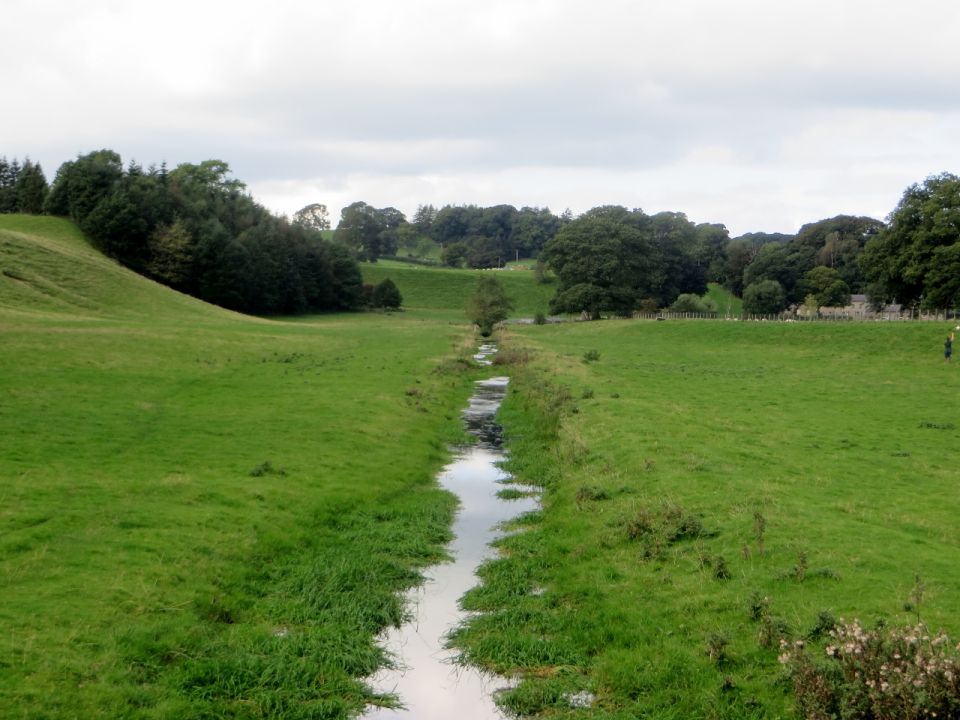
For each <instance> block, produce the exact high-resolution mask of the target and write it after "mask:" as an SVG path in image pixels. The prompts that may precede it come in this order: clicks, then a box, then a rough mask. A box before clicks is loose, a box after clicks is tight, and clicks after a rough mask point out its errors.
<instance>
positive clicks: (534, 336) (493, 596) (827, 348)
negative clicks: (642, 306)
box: [456, 321, 960, 719]
mask: <svg viewBox="0 0 960 720" xmlns="http://www.w3.org/2000/svg"><path fill="white" fill-rule="evenodd" d="M942 335H943V328H942V327H941V326H939V325H933V324H881V323H876V324H852V323H851V324H836V325H835V324H829V325H828V324H816V323H804V324H780V323H741V322H737V323H729V322H716V321H712V322H711V321H686V322H684V321H675V322H666V323H653V322H647V321H607V322H598V323H576V324H571V325H563V326H543V327H526V328H516V329H514V330H512V331H511V335H510V336H509V337H508V341H509V344H510V345H511V346H512V347H515V348H527V349H528V350H529V351H531V353H532V356H533V358H534V359H533V360H531V361H530V362H529V363H527V364H525V365H519V366H515V367H514V368H513V369H512V370H511V371H510V372H511V374H512V375H513V380H512V381H511V388H512V390H511V394H510V396H509V397H508V400H507V402H506V403H505V405H504V408H503V411H502V413H503V420H504V422H505V425H506V429H507V438H508V443H509V445H510V447H511V451H512V458H511V460H510V469H511V470H512V471H513V472H514V473H515V474H516V475H517V476H518V477H520V478H521V479H523V480H526V481H528V482H531V483H534V484H539V485H542V486H543V488H544V510H543V511H542V512H540V513H536V514H534V515H533V516H531V517H530V518H528V520H527V522H526V523H525V524H526V526H527V531H526V532H524V533H521V534H519V535H516V536H514V537H512V538H509V539H506V540H504V541H502V545H503V547H504V549H505V550H506V554H505V555H504V556H503V557H501V558H499V559H497V560H494V561H492V562H491V563H490V564H489V565H488V566H487V567H486V568H485V569H484V571H483V573H482V577H483V580H484V584H483V585H482V586H480V587H479V588H477V589H475V590H473V591H471V593H469V594H468V596H467V598H466V605H467V607H468V608H470V609H475V610H483V611H486V612H484V613H482V614H480V615H478V616H476V617H475V618H474V619H473V620H471V621H470V623H469V624H468V626H467V627H466V628H464V629H462V630H461V631H460V632H459V633H458V635H457V637H456V642H457V643H458V645H459V646H460V647H461V648H462V650H463V652H464V655H465V657H466V658H469V659H470V660H472V661H474V662H479V663H481V664H484V665H486V666H488V667H491V668H494V669H497V670H499V671H502V672H513V671H519V672H521V673H523V674H525V675H526V677H527V678H528V679H527V680H526V681H525V682H524V683H523V684H521V685H520V687H519V688H518V689H517V690H516V691H514V692H512V693H510V694H508V695H507V696H506V703H507V704H508V705H509V706H510V707H512V708H514V709H515V710H522V711H523V712H527V713H537V712H542V713H548V714H549V715H550V717H559V718H562V717H596V718H633V717H650V718H731V719H732V718H750V717H756V718H760V717H770V718H772V717H792V710H791V707H792V705H791V699H790V697H789V692H788V684H787V683H785V682H784V680H783V676H782V671H781V669H780V666H779V663H778V660H777V656H778V652H779V648H778V646H777V639H776V638H774V639H773V642H772V644H769V645H768V646H762V644H761V642H760V640H759V639H760V638H761V636H762V635H763V632H764V628H765V627H766V630H767V633H766V634H767V636H772V635H775V634H776V632H777V631H778V629H779V628H787V629H788V632H789V635H790V636H791V637H794V638H797V637H803V636H804V635H806V634H808V633H810V632H811V631H812V630H813V629H814V628H815V626H816V625H817V622H818V616H819V614H820V613H821V612H827V613H830V614H832V615H833V616H834V617H836V618H841V617H842V618H846V619H852V618H854V617H857V618H859V619H860V620H861V621H862V622H864V623H866V624H868V625H870V624H872V623H874V622H875V621H877V620H879V619H884V620H886V621H888V622H891V623H897V624H900V623H910V622H914V621H915V620H916V608H915V607H911V606H910V603H911V593H912V591H913V588H914V583H915V577H916V576H920V577H921V578H922V581H923V583H924V585H925V586H926V591H925V596H924V600H923V603H922V606H921V608H920V612H921V616H922V619H923V620H924V621H925V622H926V623H927V624H928V625H930V626H931V627H932V628H943V629H945V630H946V631H948V632H949V633H951V634H952V635H953V637H954V638H955V639H956V638H957V637H958V636H960V597H958V596H957V594H956V592H955V589H956V588H957V587H958V586H960V565H958V564H957V562H956V548H957V546H958V544H960V525H958V523H957V517H958V515H960V499H958V495H957V492H956V478H957V456H956V452H955V448H956V445H957V441H958V436H960V432H958V430H960V417H958V408H960V402H958V401H960V369H958V368H957V367H956V366H947V365H946V364H945V363H944V362H943V359H942V356H941V351H940V346H941V344H942V342H941V340H942V337H941V336H942ZM590 351H596V354H597V355H598V356H599V357H598V358H597V359H596V360H594V361H592V362H589V363H587V362H585V361H584V359H583V358H584V356H585V354H587V353H589V352H590ZM520 355H521V356H522V353H520ZM758 518H760V520H758ZM761 524H763V525H764V528H763V530H762V532H760V531H759V530H758V526H759V525H761ZM761 536H762V537H761ZM764 598H767V599H768V600H767V601H766V603H767V604H768V607H769V609H768V611H767V620H766V621H761V620H757V619H755V618H754V617H753V615H754V614H755V613H753V611H752V610H751V606H756V605H757V604H758V603H759V604H761V605H762V604H763V603H764V600H763V599H764ZM725 643H726V644H725ZM724 644H725V645H724ZM721 647H722V648H723V653H722V656H718V655H717V650H718V649H719V648H721ZM711 649H712V650H713V651H714V659H711V657H710V654H709V653H710V650H711ZM583 689H589V690H590V691H592V692H593V693H595V694H596V696H597V700H596V703H595V704H594V706H593V709H592V710H591V711H590V712H589V713H585V712H584V711H583V710H572V709H570V708H569V702H568V701H567V700H566V699H565V698H566V697H569V694H570V693H574V692H577V691H580V690H583Z"/></svg>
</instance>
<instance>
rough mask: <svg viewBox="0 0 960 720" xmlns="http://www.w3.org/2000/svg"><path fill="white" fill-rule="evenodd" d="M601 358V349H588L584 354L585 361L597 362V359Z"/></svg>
mask: <svg viewBox="0 0 960 720" xmlns="http://www.w3.org/2000/svg"><path fill="white" fill-rule="evenodd" d="M599 359H600V351H599V350H587V351H586V352H585V353H584V354H583V361H584V362H585V363H592V362H596V361H597V360H599Z"/></svg>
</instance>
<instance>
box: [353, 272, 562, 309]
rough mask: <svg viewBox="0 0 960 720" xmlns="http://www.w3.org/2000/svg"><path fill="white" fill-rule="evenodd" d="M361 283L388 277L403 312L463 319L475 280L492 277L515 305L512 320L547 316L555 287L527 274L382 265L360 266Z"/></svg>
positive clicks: (376, 281)
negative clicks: (428, 312)
mask: <svg viewBox="0 0 960 720" xmlns="http://www.w3.org/2000/svg"><path fill="white" fill-rule="evenodd" d="M361 268H362V271H363V281H364V282H365V283H372V284H376V283H379V282H381V281H382V280H383V279H384V278H387V277H389V278H390V279H391V280H393V281H394V282H395V283H396V284H397V287H398V288H399V289H400V294H401V295H402V296H403V306H404V308H410V309H426V310H432V311H442V312H445V313H448V314H449V315H450V316H451V317H462V316H463V309H464V307H465V306H466V302H467V298H468V297H469V296H470V295H471V294H472V293H473V291H474V289H475V288H476V284H477V279H478V278H480V277H482V276H483V275H489V274H491V273H494V274H495V275H496V277H497V279H498V280H499V281H500V282H501V283H502V284H503V287H504V289H505V290H506V292H507V296H508V297H510V298H511V299H512V300H513V302H514V309H513V312H511V314H510V316H511V317H530V318H532V317H533V316H534V315H535V314H536V313H538V312H542V313H546V312H547V306H548V305H549V303H550V298H551V297H553V294H554V292H556V287H557V286H556V284H554V283H546V284H538V283H536V282H535V281H534V279H533V272H532V271H530V270H452V269H448V268H431V267H425V266H417V265H407V264H404V263H398V262H389V261H381V262H378V263H375V264H370V263H365V264H363V265H362V266H361Z"/></svg>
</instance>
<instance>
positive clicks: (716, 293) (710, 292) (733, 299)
mask: <svg viewBox="0 0 960 720" xmlns="http://www.w3.org/2000/svg"><path fill="white" fill-rule="evenodd" d="M703 298H704V300H713V304H714V306H715V307H716V308H717V312H718V313H720V315H721V316H723V317H726V316H728V315H729V316H730V317H740V315H741V313H742V312H743V300H741V299H740V298H738V297H737V296H736V295H734V294H733V293H731V292H730V291H729V290H727V289H726V288H725V287H723V286H722V285H718V284H717V283H710V285H709V286H708V287H707V292H706V293H705V294H704V295H703Z"/></svg>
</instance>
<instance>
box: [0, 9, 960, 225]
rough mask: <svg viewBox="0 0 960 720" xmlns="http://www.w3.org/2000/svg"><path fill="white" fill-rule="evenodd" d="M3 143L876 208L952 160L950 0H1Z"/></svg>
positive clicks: (335, 201) (64, 151)
mask: <svg viewBox="0 0 960 720" xmlns="http://www.w3.org/2000/svg"><path fill="white" fill-rule="evenodd" d="M3 5H4V7H3V19H4V23H3V25H4V28H5V32H4V39H3V42H2V43H0V68H2V69H0V79H2V83H0V87H2V89H3V111H2V112H0V155H6V156H7V157H8V158H12V157H18V158H20V159H22V158H23V157H24V156H26V155H29V156H30V157H31V158H32V159H33V160H35V161H39V162H40V163H41V164H42V165H43V168H44V171H45V172H46V174H47V177H48V179H49V180H51V181H52V179H53V176H54V175H55V173H56V169H57V168H58V167H59V165H60V164H61V163H62V162H64V161H65V160H69V159H72V158H74V157H76V155H77V154H80V153H86V152H89V151H91V150H95V149H99V148H103V147H106V148H111V149H113V150H116V151H117V152H119V153H120V154H121V156H122V157H123V158H124V161H125V162H129V161H130V160H136V161H138V162H140V163H142V164H144V165H149V164H151V163H157V164H159V163H160V162H161V161H166V162H167V164H168V165H169V166H170V167H173V166H175V165H177V164H179V163H181V162H194V163H196V162H200V161H202V160H205V159H210V158H217V159H221V160H225V161H226V162H228V163H229V164H230V167H231V168H232V170H233V173H234V175H235V176H236V177H237V178H238V179H240V180H242V181H244V182H246V183H247V185H248V188H249V190H250V192H251V193H252V194H253V196H254V197H255V198H256V199H257V200H258V201H259V202H261V203H262V204H264V205H266V206H267V207H269V208H271V209H272V210H275V211H277V212H282V213H287V214H292V213H293V212H294V211H295V210H297V209H298V208H300V207H302V206H304V205H306V204H308V203H311V202H322V203H325V204H327V206H328V207H329V208H330V211H331V217H332V219H333V222H334V224H336V222H337V220H338V219H339V210H340V209H341V208H342V207H344V206H345V205H347V204H349V203H351V202H354V201H356V200H364V201H366V202H368V203H370V204H372V205H375V206H377V207H384V206H388V205H392V206H394V207H397V208H399V209H400V210H402V211H404V212H406V213H407V214H408V215H409V214H412V212H413V211H414V210H415V209H416V207H417V205H418V204H426V203H432V204H434V205H435V206H437V207H439V206H441V205H444V204H448V203H450V204H468V203H469V204H478V205H484V206H486V205H494V204H500V203H508V204H512V205H515V206H517V207H522V206H524V205H530V206H538V207H543V206H548V207H550V208H551V209H552V210H553V211H555V212H558V213H559V212H561V211H563V210H564V209H565V208H570V209H571V210H573V212H574V213H580V212H583V211H584V210H587V209H589V208H591V207H593V206H596V205H601V204H618V205H625V206H627V207H630V208H634V207H639V208H642V209H643V210H644V211H646V212H648V213H653V212H658V211H661V210H675V211H681V212H685V213H686V214H687V215H688V216H689V217H690V219H691V220H694V221H695V222H722V223H724V224H726V225H727V227H728V228H729V229H730V231H731V233H732V234H734V235H737V234H741V233H743V232H748V231H767V232H794V231H796V230H797V228H799V226H800V225H802V224H803V223H805V222H810V221H814V220H819V219H822V218H824V217H830V216H833V215H837V214H840V213H845V214H856V215H872V216H874V217H880V218H883V217H885V216H886V215H887V214H888V213H889V212H890V211H891V210H892V209H893V208H894V207H895V205H896V203H897V202H898V200H899V199H900V196H901V194H902V193H903V190H904V189H905V188H906V187H907V186H908V185H910V184H912V183H915V182H922V181H923V179H924V178H925V177H926V176H928V175H931V174H936V173H940V172H943V171H950V172H954V173H957V172H960V3H958V2H957V1H956V0H912V2H910V3H893V2H877V1H876V0H871V1H867V0H778V1H776V2H771V1H770V0H732V1H728V2H723V1H722V0H657V1H653V0H634V1H632V2H630V1H627V0H589V2H588V1H587V0H509V1H501V0H471V1H470V2H465V1H462V0H313V1H311V2H300V1H286V0H273V2H257V3H254V2H248V1H247V0H229V1H220V0H214V1H208V0H191V1H190V2H184V1H182V0H165V1H164V2H162V3H161V2H151V3H146V2H135V1H134V0H129V1H128V0H114V1H108V0H96V1H87V0H4V3H3Z"/></svg>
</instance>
